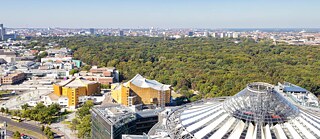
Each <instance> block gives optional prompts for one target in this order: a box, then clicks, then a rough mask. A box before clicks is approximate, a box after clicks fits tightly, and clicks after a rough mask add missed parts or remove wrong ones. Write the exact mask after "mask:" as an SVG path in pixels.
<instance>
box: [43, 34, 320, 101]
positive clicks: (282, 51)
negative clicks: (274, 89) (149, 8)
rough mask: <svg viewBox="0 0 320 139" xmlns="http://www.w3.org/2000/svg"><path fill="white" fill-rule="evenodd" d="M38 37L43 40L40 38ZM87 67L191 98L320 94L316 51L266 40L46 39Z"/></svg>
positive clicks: (318, 58)
mask: <svg viewBox="0 0 320 139" xmlns="http://www.w3.org/2000/svg"><path fill="white" fill-rule="evenodd" d="M42 39H43V38H42ZM52 40H55V41H57V42H58V43H59V44H60V46H61V47H69V48H71V49H72V50H73V51H74V57H75V58H77V59H80V60H82V61H83V62H85V63H87V64H91V65H98V66H101V67H102V66H115V67H116V68H117V69H118V70H119V71H120V73H121V78H122V79H123V81H126V80H129V79H131V78H132V77H133V76H135V75H136V74H137V73H139V74H141V75H143V76H145V77H147V78H150V79H155V80H158V81H159V82H162V83H165V84H170V85H172V86H173V87H174V88H175V90H176V91H179V92H180V93H182V94H184V95H186V96H188V97H190V96H191V94H192V91H190V90H196V91H199V95H197V96H196V98H209V97H216V96H224V95H228V96H229V95H234V94H235V93H237V92H239V91H240V90H242V89H243V88H244V87H245V86H246V84H248V83H250V82H255V81H262V82H268V83H271V84H277V82H283V81H287V82H291V83H294V84H297V85H300V86H302V87H304V88H306V89H308V90H310V91H312V92H314V93H315V94H317V95H320V72H319V71H320V54H319V52H320V47H319V46H289V45H286V44H278V45H273V44H272V42H270V41H268V40H261V41H259V42H258V43H257V42H255V41H253V40H250V39H245V38H243V39H240V42H241V43H238V44H237V43H234V40H232V39H215V38H182V39H176V40H164V39H163V38H149V37H105V36H101V37H69V38H63V39H62V38H51V41H52Z"/></svg>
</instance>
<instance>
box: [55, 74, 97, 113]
mask: <svg viewBox="0 0 320 139" xmlns="http://www.w3.org/2000/svg"><path fill="white" fill-rule="evenodd" d="M53 90H54V92H53V93H54V94H55V95H57V96H59V97H60V96H66V97H67V98H68V107H71V108H76V107H77V105H78V102H79V101H78V98H79V97H80V96H90V95H94V94H96V93H99V92H100V83H98V82H93V81H88V80H85V79H82V78H71V79H69V80H66V81H63V82H60V83H58V84H54V85H53Z"/></svg>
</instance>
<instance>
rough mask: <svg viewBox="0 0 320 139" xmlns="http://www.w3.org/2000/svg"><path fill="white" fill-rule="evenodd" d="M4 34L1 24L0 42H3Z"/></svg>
mask: <svg viewBox="0 0 320 139" xmlns="http://www.w3.org/2000/svg"><path fill="white" fill-rule="evenodd" d="M4 34H5V30H4V27H3V24H0V40H3V36H4Z"/></svg>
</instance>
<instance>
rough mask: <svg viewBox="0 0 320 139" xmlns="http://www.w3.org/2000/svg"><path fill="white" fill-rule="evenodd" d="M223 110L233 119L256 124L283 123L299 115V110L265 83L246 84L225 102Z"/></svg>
mask: <svg viewBox="0 0 320 139" xmlns="http://www.w3.org/2000/svg"><path fill="white" fill-rule="evenodd" d="M223 107H224V109H225V110H226V111H227V112H228V113H229V114H230V115H232V116H233V117H235V118H237V119H240V120H242V121H244V122H252V123H256V124H262V125H265V124H273V125H274V124H277V123H284V122H286V121H288V120H290V119H293V118H295V117H297V116H298V115H299V109H298V108H297V107H296V106H294V105H293V104H291V103H290V102H289V101H288V100H287V99H285V98H284V97H283V96H282V95H281V94H279V93H278V92H276V91H275V90H274V86H273V85H271V84H267V83H262V82H255V83H251V84H248V85H247V87H246V88H245V89H243V90H242V91H240V92H239V93H238V94H236V95H235V96H233V97H232V98H230V99H228V100H225V102H224V104H223Z"/></svg>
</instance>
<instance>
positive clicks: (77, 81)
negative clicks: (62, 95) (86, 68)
mask: <svg viewBox="0 0 320 139" xmlns="http://www.w3.org/2000/svg"><path fill="white" fill-rule="evenodd" d="M94 83H97V82H95V81H89V80H86V79H83V78H75V77H74V78H70V79H68V80H65V81H62V82H60V83H57V85H59V86H63V87H71V88H75V87H85V86H87V85H88V84H94Z"/></svg>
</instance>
